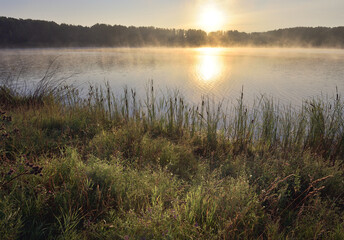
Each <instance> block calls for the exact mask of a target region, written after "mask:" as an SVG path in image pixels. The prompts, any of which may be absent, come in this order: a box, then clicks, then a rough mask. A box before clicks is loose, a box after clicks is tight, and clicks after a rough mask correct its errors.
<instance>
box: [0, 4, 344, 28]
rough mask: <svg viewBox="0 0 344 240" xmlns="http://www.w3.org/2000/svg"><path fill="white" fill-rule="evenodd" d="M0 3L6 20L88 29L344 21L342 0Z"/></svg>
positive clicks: (279, 25) (277, 25)
mask: <svg viewBox="0 0 344 240" xmlns="http://www.w3.org/2000/svg"><path fill="white" fill-rule="evenodd" d="M0 3H1V5H2V7H1V9H0V15H1V16H7V17H11V18H21V19H37V20H44V21H53V22H56V23H58V24H63V23H64V24H70V25H81V26H87V27H91V26H93V25H95V24H97V23H99V24H106V25H122V26H145V27H151V26H154V27H156V28H167V29H173V28H174V29H202V30H204V31H206V32H214V31H218V30H221V31H226V29H233V30H237V31H240V32H248V33H252V32H266V31H272V30H276V29H285V28H293V27H299V26H305V27H318V26H324V27H336V26H341V25H342V22H341V19H344V13H343V11H342V10H343V9H344V2H343V1H341V0H332V1H330V2H324V1H322V0H313V1H310V0H298V1H296V0H291V1H288V2H283V1H277V2H276V1H273V0H254V1H251V2H250V3H248V2H247V1H238V0H213V1H209V0H191V1H186V0H176V1H171V0H164V1H158V0H132V1H128V2H121V1H119V0H114V1H108V0H100V1H98V2H97V3H95V2H92V1H81V0H76V1H73V2H67V1H66V0H61V1H59V2H47V1H43V0H33V1H30V2H28V1H25V0H13V1H10V2H7V1H3V0H0ZM290 16H292V18H291V17H290ZM157 22H159V24H157Z"/></svg>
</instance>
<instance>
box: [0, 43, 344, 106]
mask: <svg viewBox="0 0 344 240" xmlns="http://www.w3.org/2000/svg"><path fill="white" fill-rule="evenodd" d="M49 66H50V70H49V71H50V72H53V73H54V76H53V79H55V80H57V79H61V78H62V79H66V81H67V83H69V84H73V85H75V86H76V87H78V88H80V89H87V87H88V85H89V84H100V85H101V84H104V83H105V82H109V84H110V86H111V87H112V88H113V89H115V90H114V91H115V92H116V93H120V92H122V90H123V88H124V87H125V86H127V87H128V88H134V89H135V90H136V91H137V92H138V95H141V96H144V92H145V87H146V86H147V83H148V82H149V81H150V80H153V81H154V86H155V88H156V89H157V90H158V91H159V92H166V91H172V90H175V89H178V90H179V92H180V93H181V94H182V95H184V96H185V97H186V98H187V99H188V100H189V101H191V102H199V101H200V99H201V96H210V97H211V98H214V99H215V100H217V101H219V100H225V101H227V100H229V101H234V100H235V99H237V98H238V97H239V96H240V92H241V89H242V88H243V89H244V98H245V99H246V101H248V102H253V101H254V100H255V99H257V98H258V97H260V96H261V95H262V94H264V95H266V96H268V97H273V98H274V99H276V101H278V102H280V103H283V104H294V105H300V104H301V102H302V100H303V99H309V98H311V97H317V96H321V95H323V96H326V95H328V96H330V97H331V96H333V95H334V93H335V92H336V87H337V88H338V92H339V93H341V94H343V93H344V50H339V49H280V48H199V49H179V48H177V49H175V48H132V49H129V48H87V49H85V48H80V49H75V48H73V49H5V50H0V76H1V78H2V79H4V78H7V77H8V76H12V77H14V78H18V79H19V80H25V81H26V84H27V85H30V83H32V82H35V81H37V80H39V79H41V78H42V77H43V76H44V74H45V72H46V71H47V69H48V68H49ZM168 89H169V90H168Z"/></svg>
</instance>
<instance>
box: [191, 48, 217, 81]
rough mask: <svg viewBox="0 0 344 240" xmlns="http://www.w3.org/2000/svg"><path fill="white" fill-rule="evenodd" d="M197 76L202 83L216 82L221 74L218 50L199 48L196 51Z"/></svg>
mask: <svg viewBox="0 0 344 240" xmlns="http://www.w3.org/2000/svg"><path fill="white" fill-rule="evenodd" d="M198 51H199V56H198V64H197V69H196V71H197V75H198V77H199V80H201V81H202V82H203V83H207V84H208V83H211V82H214V81H216V80H217V79H218V78H219V77H220V76H221V74H222V70H223V66H222V62H221V60H220V57H219V52H220V51H221V50H220V49H216V48H200V49H198Z"/></svg>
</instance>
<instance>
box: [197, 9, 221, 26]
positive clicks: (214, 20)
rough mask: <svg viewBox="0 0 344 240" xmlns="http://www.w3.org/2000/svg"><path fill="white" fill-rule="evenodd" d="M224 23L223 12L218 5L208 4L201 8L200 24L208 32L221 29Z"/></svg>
mask: <svg viewBox="0 0 344 240" xmlns="http://www.w3.org/2000/svg"><path fill="white" fill-rule="evenodd" d="M223 24H224V16H223V13H222V12H221V11H220V10H219V9H217V8H216V7H214V6H206V7H204V8H203V9H202V10H201V13H200V19H199V25H200V27H201V28H202V29H203V30H205V31H206V32H213V31H217V30H221V28H222V27H223Z"/></svg>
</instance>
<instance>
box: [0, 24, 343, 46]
mask: <svg viewBox="0 0 344 240" xmlns="http://www.w3.org/2000/svg"><path fill="white" fill-rule="evenodd" d="M205 45H210V46H247V45H254V46H268V45H272V46H284V47H291V46H310V47H340V48H344V27H336V28H327V27H316V28H309V27H296V28H287V29H278V30H274V31H268V32H261V33H244V32H238V31H226V32H223V31H218V32H211V33H209V34H207V33H206V32H204V31H202V30H197V29H189V30H183V29H164V28H155V27H133V26H130V27H126V26H121V25H114V26H111V25H106V24H95V25H93V26H92V27H83V26H74V25H67V24H60V25H59V24H56V23H55V22H48V21H40V20H31V19H27V20H23V19H15V18H7V17H0V47H69V46H71V47H73V46H75V47H118V46H126V47H141V46H179V47H186V46H191V47H199V46H205Z"/></svg>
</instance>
